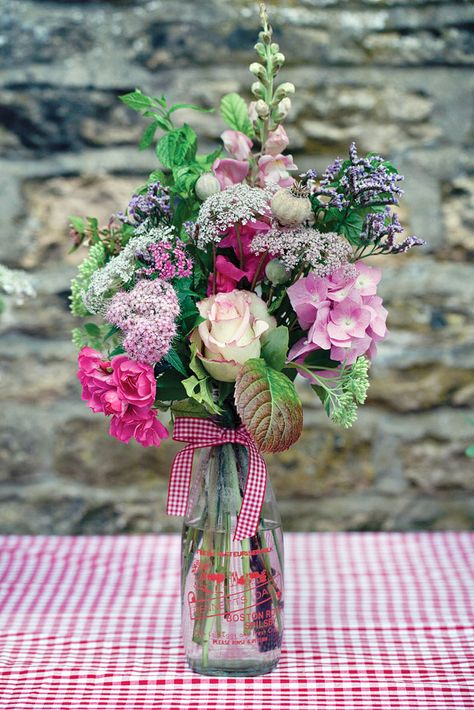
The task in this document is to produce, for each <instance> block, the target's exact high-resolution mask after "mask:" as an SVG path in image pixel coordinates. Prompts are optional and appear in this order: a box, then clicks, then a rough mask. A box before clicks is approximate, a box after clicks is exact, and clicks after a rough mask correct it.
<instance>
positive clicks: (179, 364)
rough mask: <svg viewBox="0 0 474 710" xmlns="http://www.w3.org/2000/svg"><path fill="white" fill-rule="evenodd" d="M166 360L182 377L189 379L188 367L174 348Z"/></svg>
mask: <svg viewBox="0 0 474 710" xmlns="http://www.w3.org/2000/svg"><path fill="white" fill-rule="evenodd" d="M165 360H166V362H167V363H168V364H169V365H171V367H173V368H174V369H175V370H177V371H178V372H179V373H180V375H183V377H187V375H188V371H187V370H186V366H185V365H184V363H183V361H182V360H181V358H180V356H179V355H178V353H177V352H176V350H175V349H174V348H171V350H169V351H168V354H167V355H166V357H165Z"/></svg>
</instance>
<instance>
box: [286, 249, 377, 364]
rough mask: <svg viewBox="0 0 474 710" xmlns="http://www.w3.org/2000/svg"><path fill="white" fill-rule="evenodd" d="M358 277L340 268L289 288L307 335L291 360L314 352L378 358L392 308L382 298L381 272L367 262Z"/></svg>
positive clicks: (342, 357) (335, 357)
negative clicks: (380, 287)
mask: <svg viewBox="0 0 474 710" xmlns="http://www.w3.org/2000/svg"><path fill="white" fill-rule="evenodd" d="M355 268H356V274H355V275H354V276H350V277H348V276H346V275H345V272H344V270H343V269H338V270H337V271H335V272H334V273H333V274H331V276H328V277H324V278H321V277H318V276H316V275H314V274H312V273H310V274H308V276H306V277H304V278H301V279H299V280H298V281H297V282H296V283H294V284H293V285H292V286H290V287H289V288H288V296H289V298H290V302H291V305H292V307H293V309H294V311H295V312H296V314H297V316H298V322H299V324H300V326H301V328H302V329H303V330H306V331H307V335H306V337H305V338H302V339H301V340H299V341H298V342H297V343H296V344H295V345H294V346H293V347H292V349H291V350H290V353H289V358H290V359H292V360H294V359H300V358H304V357H305V355H307V353H309V352H311V351H312V350H317V349H323V350H330V355H331V359H332V360H336V361H339V362H343V361H346V362H347V363H348V364H352V363H353V362H355V360H356V358H357V357H358V356H359V355H364V354H365V355H367V356H368V357H373V355H374V354H375V352H376V343H377V342H378V341H379V340H382V339H383V338H385V336H386V335H387V332H388V331H387V327H386V324H385V322H386V318H387V310H386V309H385V308H384V307H383V305H382V299H381V298H380V296H377V295H376V289H377V284H378V282H379V281H380V277H381V273H380V271H379V270H378V269H374V268H373V267H371V266H367V265H366V264H364V263H363V262H362V261H359V262H357V263H356V264H355Z"/></svg>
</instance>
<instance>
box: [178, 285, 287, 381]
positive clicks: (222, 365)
mask: <svg viewBox="0 0 474 710" xmlns="http://www.w3.org/2000/svg"><path fill="white" fill-rule="evenodd" d="M196 305H197V308H198V310H199V314H200V315H201V316H202V317H203V318H205V320H204V321H203V322H202V323H201V324H200V325H199V326H198V327H197V328H196V329H195V330H194V331H193V333H192V335H191V340H192V342H193V343H195V344H196V346H197V350H198V355H199V357H200V358H201V361H202V364H203V365H204V367H205V368H206V370H207V371H208V372H209V374H210V375H211V376H212V377H214V378H215V379H216V380H218V381H220V382H235V379H236V377H237V374H238V372H239V370H240V367H241V366H242V365H243V364H244V363H245V362H247V360H249V359H250V358H254V357H260V352H261V341H260V338H261V336H262V335H263V333H266V332H268V331H269V330H273V328H275V327H276V321H275V318H273V316H270V315H269V314H268V311H267V306H266V304H265V302H264V301H262V299H261V298H259V297H258V296H256V295H255V294H254V293H251V292H249V291H240V290H237V289H235V290H233V291H230V292H229V293H218V294H216V295H215V296H210V297H209V298H204V299H203V300H202V301H199V302H198V303H197V304H196Z"/></svg>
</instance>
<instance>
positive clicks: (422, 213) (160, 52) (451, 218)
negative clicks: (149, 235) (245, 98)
mask: <svg viewBox="0 0 474 710" xmlns="http://www.w3.org/2000/svg"><path fill="white" fill-rule="evenodd" d="M269 5H270V8H271V11H272V13H271V14H272V18H273V24H274V26H275V29H276V34H277V39H278V41H279V42H280V44H281V48H282V51H284V53H285V54H286V55H287V57H288V66H287V69H286V72H285V75H284V76H285V79H286V80H288V81H293V82H294V83H295V84H296V85H297V88H298V90H297V94H296V97H295V101H294V112H293V114H292V117H291V122H290V123H289V124H288V131H289V134H290V137H291V139H292V145H293V148H294V150H293V152H294V155H295V158H296V162H297V163H298V165H299V166H300V167H301V168H302V169H305V168H308V167H310V166H315V167H317V168H318V169H322V168H324V167H325V165H326V164H327V163H328V162H329V161H330V159H331V158H332V157H334V156H335V155H337V154H340V155H343V154H344V153H345V152H346V149H347V145H348V143H349V142H350V141H351V140H352V139H356V140H357V141H358V143H359V145H360V148H361V149H363V150H368V149H372V150H376V151H381V152H383V153H384V154H385V155H386V156H387V157H389V158H391V159H392V160H393V161H395V163H396V164H397V165H398V166H399V167H400V169H401V172H403V173H404V174H405V175H406V183H405V188H406V198H405V202H404V209H403V212H402V214H403V218H404V220H405V223H406V224H407V226H408V227H409V230H410V231H411V232H412V233H415V234H417V235H418V236H420V237H423V238H425V239H426V240H427V241H428V242H429V246H428V247H427V248H426V249H424V250H423V251H421V250H419V251H418V252H417V253H416V254H412V255H408V256H400V257H393V258H390V259H386V260H383V262H381V263H383V266H384V268H385V273H384V278H383V283H382V285H381V292H382V295H383V296H384V298H385V301H386V303H387V305H388V307H389V309H390V316H389V326H390V330H391V335H390V337H389V339H388V340H387V341H386V342H385V343H384V344H383V347H381V348H380V355H379V356H378V358H377V361H376V363H375V365H374V367H373V384H372V387H371V390H370V398H369V402H368V405H367V406H366V407H365V408H364V409H363V410H362V411H361V414H360V418H359V422H358V424H357V425H356V426H355V427H354V428H353V429H352V430H349V431H341V430H339V429H337V428H336V427H335V426H333V425H332V424H331V423H329V422H328V421H327V420H326V418H325V416H324V415H323V413H322V412H321V409H320V408H319V407H318V405H317V403H316V402H315V401H314V399H313V398H312V397H310V394H309V393H308V392H307V391H306V390H305V389H304V387H303V388H302V390H301V391H302V396H303V398H304V399H305V402H306V404H307V409H306V415H305V423H306V428H305V432H304V435H303V438H302V440H301V444H299V445H298V446H296V447H295V448H294V449H293V450H291V451H288V452H286V453H284V454H282V455H280V456H275V457H273V459H272V460H271V462H270V470H271V476H272V481H273V483H274V486H275V488H276V491H277V495H278V498H279V500H280V503H281V509H282V512H283V515H284V523H285V527H286V529H293V530H312V529H317V530H332V529H362V530H365V529H384V530H395V529H399V530H405V529H425V528H426V529H446V528H458V529H461V528H468V527H469V526H470V525H471V524H472V520H473V515H474V476H473V472H474V471H473V464H472V460H469V459H467V458H466V457H465V455H464V449H465V447H466V445H467V444H468V443H470V442H471V441H473V440H474V423H473V422H472V421H471V422H470V421H469V415H470V413H471V412H472V408H473V404H474V374H473V373H474V347H473V346H474V322H473V304H474V264H473V253H474V237H473V231H472V228H473V226H474V181H473V177H472V169H473V158H472V153H470V152H469V147H470V145H469V143H470V139H471V137H472V134H471V126H470V120H471V110H472V104H471V90H472V83H473V74H472V71H471V70H470V69H471V65H472V57H473V55H472V52H471V49H472V34H470V29H472V10H471V8H470V5H469V3H468V2H465V3H464V2H459V1H455V0H452V1H451V2H447V1H446V2H445V1H443V0H412V2H409V3H407V2H405V0H386V1H385V2H382V1H379V0H359V1H358V2H346V1H344V0H302V1H301V2H294V1H291V0H286V2H273V3H272V2H270V3H269ZM0 10H1V12H0V59H1V62H2V65H3V66H2V71H1V74H0V104H1V108H0V145H1V151H2V157H1V164H0V182H1V188H0V215H1V219H2V223H3V224H2V233H1V242H0V262H2V261H3V262H6V263H8V264H10V265H11V266H17V267H23V268H26V269H28V270H31V271H32V272H33V274H34V278H35V281H36V285H37V288H38V292H39V295H38V298H37V299H36V300H35V301H33V302H31V303H29V304H27V305H25V306H24V307H23V308H21V309H16V310H15V311H14V310H13V309H11V308H9V309H8V310H7V311H6V312H5V313H4V314H3V316H2V318H1V326H0V327H1V332H2V337H1V339H0V358H1V365H0V367H1V385H0V386H1V394H2V400H3V403H2V409H1V411H2V417H1V421H0V441H1V449H0V462H1V465H0V531H1V532H21V533H48V532H58V533H94V532H115V531H148V530H164V531H169V530H179V529H180V525H181V521H180V520H179V519H177V518H168V517H167V516H166V515H165V513H164V509H165V496H166V488H167V479H168V470H169V464H170V460H171V458H172V455H173V453H174V451H175V448H174V446H173V445H167V446H163V447H162V448H161V449H159V450H154V451H150V450H144V449H142V448H141V447H139V446H133V445H129V446H128V447H127V446H123V445H122V444H120V443H118V442H117V441H115V440H112V439H110V438H108V437H107V436H106V423H105V421H104V420H103V419H102V418H101V417H100V416H98V415H95V416H94V415H92V414H91V413H90V412H89V411H88V409H87V408H86V406H85V404H84V403H82V402H81V400H80V396H79V389H78V383H77V381H76V379H75V352H74V348H73V346H72V345H71V344H70V340H69V337H70V336H69V331H70V328H71V326H72V320H71V318H70V316H69V315H68V307H67V295H68V284H69V280H70V277H71V275H72V274H73V272H74V267H75V264H76V263H77V261H78V259H77V255H71V254H69V246H70V244H69V241H68V234H67V216H68V215H69V214H82V215H86V214H91V215H97V216H99V217H100V218H101V219H102V220H107V219H108V216H109V214H110V213H112V212H116V211H117V210H118V209H122V208H123V207H124V205H125V204H126V202H127V198H128V197H129V195H130V193H131V191H132V190H133V188H134V187H135V186H136V185H139V184H140V183H141V182H142V181H143V178H144V176H145V175H147V173H148V172H149V171H150V170H151V169H152V168H153V167H154V166H155V161H154V158H153V153H152V151H149V152H145V153H140V152H138V150H137V149H136V147H135V146H136V142H137V138H138V136H139V135H140V131H141V127H142V124H141V123H140V120H137V116H135V115H134V114H133V113H132V112H130V111H129V110H127V109H126V108H125V107H124V106H123V105H121V103H120V102H119V101H118V100H117V95H118V94H121V93H124V92H126V91H129V90H131V89H133V88H134V87H136V86H138V87H141V88H142V89H143V90H144V91H145V92H151V93H154V94H158V93H161V92H164V93H165V94H166V95H167V96H168V97H169V98H170V99H171V100H185V101H193V102H195V103H200V104H202V105H204V106H211V105H216V104H217V102H218V100H219V98H220V96H221V95H222V94H224V93H226V92H228V91H233V90H243V91H246V87H247V86H248V85H249V81H250V79H251V77H250V75H249V73H248V72H247V65H248V63H249V62H250V61H252V60H253V53H252V46H253V43H254V40H255V34H256V12H255V8H254V4H253V3H252V2H239V1H238V0H233V2H228V1H227V0H199V2H197V1H196V0H195V1H194V2H193V0H184V1H182V2H180V1H178V0H149V1H141V2H136V1H130V2H126V1H125V0H122V1H121V2H120V1H119V0H116V1H115V2H112V1H110V2H105V1H104V2H79V1H78V0H76V1H74V0H70V1H66V0H64V1H63V2H44V1H43V2H42V1H39V0H38V1H36V2H35V1H33V0H22V2H16V3H15V2H9V0H0ZM470 23H471V24H470ZM184 119H186V120H189V121H190V122H191V123H192V125H193V126H194V127H195V128H196V129H197V130H198V131H199V132H200V134H201V135H202V137H203V139H204V142H205V143H206V144H208V145H209V147H210V146H211V145H214V144H215V140H216V138H217V137H218V135H219V133H220V132H221V130H222V129H223V126H222V124H221V122H220V119H219V117H218V115H216V114H214V115H204V114H195V115H192V116H185V115H183V120H184Z"/></svg>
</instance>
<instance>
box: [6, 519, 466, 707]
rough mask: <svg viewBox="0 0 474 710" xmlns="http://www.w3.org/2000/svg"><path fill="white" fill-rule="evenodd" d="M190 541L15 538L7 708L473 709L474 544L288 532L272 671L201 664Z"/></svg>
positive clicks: (10, 565)
mask: <svg viewBox="0 0 474 710" xmlns="http://www.w3.org/2000/svg"><path fill="white" fill-rule="evenodd" d="M179 558H180V538H179V536H178V535H144V536H117V537H105V536H104V537H99V536H93V537H43V536H40V537H20V536H19V537H16V536H5V537H0V708H2V709H4V708H8V710H10V709H13V708H15V709H17V710H31V709H32V708H48V710H50V709H51V710H53V709H54V710H56V709H58V710H68V709H74V710H79V709H80V708H88V709H90V710H103V709H104V708H110V709H113V710H121V709H122V708H126V709H127V710H129V709H132V708H142V709H147V710H152V709H155V708H164V709H165V710H181V709H183V710H201V708H206V709H207V710H214V709H217V708H219V710H221V709H222V708H226V709H231V710H233V709H234V708H235V709H237V708H239V710H241V709H242V708H245V710H251V709H253V708H258V709H259V710H261V709H262V708H265V709H266V708H270V709H271V710H279V709H282V710H283V709H284V710H286V709H287V708H290V707H291V708H293V709H294V708H313V709H315V710H316V709H317V710H329V709H331V710H332V709H334V708H341V709H344V710H346V709H352V708H357V709H359V710H372V709H377V710H387V708H400V709H403V710H414V709H415V708H423V710H431V709H432V708H437V709H438V708H439V709H442V710H447V709H448V708H453V709H454V710H461V709H462V708H474V535H472V534H470V533H450V532H448V533H406V534H403V533H286V534H285V586H286V589H285V633H284V643H283V649H282V657H281V661H280V663H279V665H278V667H277V668H276V669H275V670H274V671H272V673H270V674H268V675H265V676H260V677H256V678H243V679H241V678H209V677H205V676H201V675H197V674H196V673H194V672H192V671H190V670H188V669H187V665H186V662H185V658H184V654H183V648H182V642H181V630H180V604H179V585H180V562H179Z"/></svg>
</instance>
